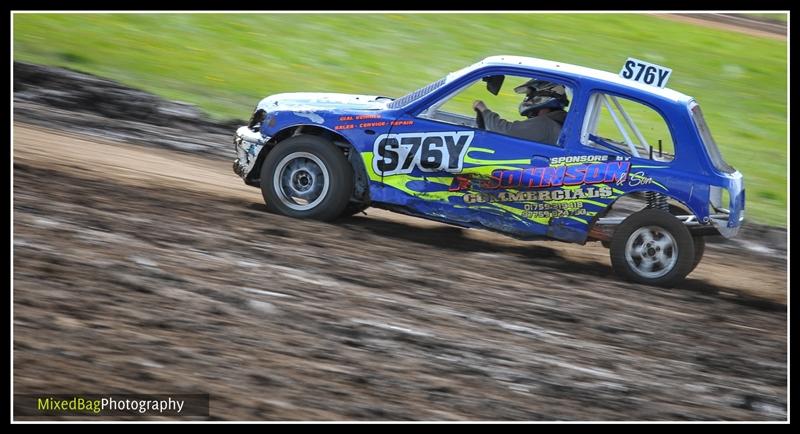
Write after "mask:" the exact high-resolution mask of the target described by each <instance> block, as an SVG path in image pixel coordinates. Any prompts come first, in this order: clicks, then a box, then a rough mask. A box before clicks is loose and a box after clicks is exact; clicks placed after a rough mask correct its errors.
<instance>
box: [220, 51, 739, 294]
mask: <svg viewBox="0 0 800 434" xmlns="http://www.w3.org/2000/svg"><path fill="white" fill-rule="evenodd" d="M671 72H672V71H671V70H669V69H668V68H664V67H662V66H659V65H654V64H651V63H648V62H644V61H641V60H637V59H633V58H630V59H628V60H627V61H626V62H625V64H624V66H623V68H622V70H621V71H620V73H619V74H613V73H609V72H605V71H599V70H595V69H590V68H584V67H580V66H575V65H568V64H564V63H558V62H552V61H547V60H541V59H535V58H528V57H514V56H494V57H489V58H486V59H484V60H482V61H480V62H478V63H476V64H474V65H471V66H468V67H466V68H463V69H461V70H459V71H456V72H453V73H451V74H449V75H447V76H446V77H445V78H442V79H441V80H438V81H436V82H434V83H431V84H429V85H427V86H425V87H423V88H421V89H419V90H417V91H414V92H412V93H410V94H408V95H405V96H403V97H401V98H397V99H394V98H389V97H383V96H369V95H346V94H335V93H284V94H277V95H272V96H270V97H267V98H264V99H263V100H261V101H260V102H259V103H258V105H257V107H256V109H255V111H254V113H253V115H252V117H251V119H250V122H249V124H248V125H246V126H243V127H241V128H239V129H238V130H237V132H236V135H235V138H234V144H235V149H236V153H237V157H238V158H237V159H236V160H235V161H234V164H233V169H234V172H235V173H236V174H238V175H239V176H241V177H242V178H243V179H244V182H245V183H246V184H248V185H251V186H255V187H260V188H261V191H262V193H263V196H264V200H265V202H266V206H267V208H268V209H269V210H270V211H271V212H275V213H280V214H283V215H287V216H292V217H297V218H309V219H317V220H323V221H331V220H335V219H337V218H340V217H343V216H349V215H353V214H355V213H358V212H360V211H363V210H364V209H366V208H367V207H369V206H372V207H378V208H383V209H388V210H391V211H395V212H399V213H404V214H410V215H414V216H418V217H422V218H426V219H431V220H437V221H441V222H445V223H449V224H453V225H458V226H462V227H467V228H483V229H489V230H493V231H497V232H502V233H504V234H507V235H510V236H513V237H516V238H520V239H527V240H536V239H555V240H560V241H566V242H572V243H579V244H584V243H586V242H587V241H600V242H602V243H603V245H604V246H606V247H608V248H609V249H610V254H611V263H612V266H613V269H614V270H615V271H616V272H617V273H618V274H619V275H621V276H622V277H623V278H625V279H628V280H632V281H636V282H640V283H645V284H651V285H658V286H672V285H675V284H676V283H679V282H680V281H682V280H683V279H684V278H685V277H686V275H688V274H689V273H690V272H691V271H692V270H693V269H694V267H695V266H697V264H698V263H699V261H700V258H701V257H702V254H703V250H704V246H705V241H704V238H703V237H704V236H707V235H716V234H721V235H723V236H724V237H733V236H735V235H736V233H737V232H738V230H739V227H740V225H741V222H742V219H743V210H744V184H743V180H742V175H741V173H739V172H738V171H736V170H735V169H733V168H732V167H731V166H730V165H728V164H727V163H726V162H725V161H724V160H723V158H722V156H721V154H720V151H719V149H718V148H717V145H716V143H715V142H714V139H713V138H712V136H711V133H710V131H709V129H708V126H707V125H706V122H705V120H704V118H703V114H702V111H701V110H700V106H699V105H698V104H697V102H696V101H695V100H694V99H693V98H692V97H689V96H686V95H684V94H681V93H679V92H676V91H674V90H671V89H668V88H666V87H665V85H666V82H667V80H668V79H669V76H670V74H671ZM512 81H513V82H514V84H515V85H516V84H518V85H516V86H513V87H509V86H506V87H505V88H504V87H503V83H506V82H512ZM504 89H505V92H503V90H504ZM509 89H514V90H515V91H516V92H517V93H525V97H524V99H523V102H522V103H521V104H519V107H517V103H518V101H519V99H518V98H519V97H518V96H514V94H513V93H511V92H509ZM475 98H487V101H489V103H485V102H483V101H475ZM554 101H555V103H554ZM488 106H492V107H496V110H497V112H494V111H492V110H491V109H489V108H488ZM531 107H533V108H534V109H535V110H530V108H531ZM545 107H547V108H548V109H547V110H543V108H545ZM503 110H506V112H503ZM517 110H518V111H519V113H517ZM523 112H524V113H523ZM554 112H557V113H560V116H552V115H553V114H554ZM531 113H533V114H534V116H531ZM523 114H525V115H527V119H524V117H523V116H521V115H523ZM541 116H548V117H547V119H545V118H540V117H541ZM504 117H505V118H508V120H506V119H504Z"/></svg>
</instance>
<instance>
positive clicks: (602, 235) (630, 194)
mask: <svg viewBox="0 0 800 434" xmlns="http://www.w3.org/2000/svg"><path fill="white" fill-rule="evenodd" d="M648 193H657V194H660V195H663V196H666V198H667V203H668V205H669V209H668V212H669V213H670V214H672V215H692V216H694V217H695V218H696V219H698V221H701V216H702V215H703V214H702V212H699V210H695V209H693V208H692V207H691V206H690V205H689V204H688V203H687V202H686V201H685V200H682V199H681V198H679V197H678V196H677V195H676V194H674V193H670V192H669V191H663V190H659V189H655V188H640V189H636V190H630V191H626V192H624V193H622V194H620V195H619V196H617V197H616V198H615V199H614V200H613V201H612V202H611V203H609V204H608V206H607V207H606V208H605V209H604V210H603V211H601V212H598V213H597V214H596V215H595V216H594V218H593V219H592V221H591V222H590V224H589V232H588V238H590V239H597V240H601V241H604V240H606V239H607V238H610V237H611V235H612V234H613V231H611V233H609V231H603V230H600V229H598V228H599V227H600V226H612V225H605V224H602V225H601V224H600V223H601V219H603V218H604V217H605V216H606V214H607V213H608V212H609V211H610V210H611V209H612V208H613V207H614V206H615V205H617V204H619V203H621V201H622V202H625V201H627V200H630V199H634V200H636V199H638V200H639V201H640V202H641V203H640V206H638V207H636V208H635V209H633V208H623V212H624V216H623V217H621V218H622V219H624V218H626V217H628V216H630V215H631V214H633V213H636V212H639V211H641V210H643V209H647V207H648V206H647V205H648V204H647V201H646V198H645V195H646V194H648ZM670 201H671V202H670ZM675 206H677V207H678V208H683V209H682V210H681V211H683V212H685V213H688V214H676V213H675V212H674V211H676V210H675V209H674V207H675ZM613 226H616V225H613ZM613 226H612V227H613Z"/></svg>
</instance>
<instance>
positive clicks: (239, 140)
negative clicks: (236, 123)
mask: <svg viewBox="0 0 800 434" xmlns="http://www.w3.org/2000/svg"><path fill="white" fill-rule="evenodd" d="M269 139H270V138H269V137H268V136H264V135H262V134H261V133H259V132H256V131H252V130H250V129H249V128H247V127H246V126H245V127H240V128H239V129H238V130H236V134H235V135H234V136H233V148H234V150H235V151H236V159H235V160H234V161H233V172H234V173H236V174H237V175H239V176H241V177H242V179H246V178H247V176H248V175H249V174H250V171H252V170H253V167H254V166H255V164H256V160H257V159H258V154H259V153H260V152H261V149H263V148H264V144H265V143H266V142H267V141H269Z"/></svg>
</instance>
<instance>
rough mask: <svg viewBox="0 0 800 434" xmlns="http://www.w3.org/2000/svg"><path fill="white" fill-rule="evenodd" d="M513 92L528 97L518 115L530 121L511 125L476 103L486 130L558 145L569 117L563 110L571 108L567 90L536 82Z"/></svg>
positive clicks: (519, 87) (551, 84) (476, 108)
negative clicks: (565, 120) (559, 137)
mask: <svg viewBox="0 0 800 434" xmlns="http://www.w3.org/2000/svg"><path fill="white" fill-rule="evenodd" d="M514 92H516V93H524V94H525V99H523V100H522V103H520V105H519V114H520V115H522V116H525V117H527V118H528V119H525V120H522V121H513V122H509V121H507V120H505V119H502V118H501V117H500V115H498V114H497V113H495V112H493V111H491V110H489V109H488V108H487V107H486V104H484V103H483V101H481V100H477V101H475V102H474V103H473V104H472V108H473V109H475V111H477V112H479V113H480V114H481V116H483V122H484V125H485V128H486V130H487V131H492V132H496V133H501V134H506V135H509V136H514V137H519V138H521V139H526V140H532V141H534V142H540V143H547V144H549V145H555V144H556V142H557V141H558V136H559V135H560V134H561V127H562V126H563V125H564V119H566V117H567V112H566V111H564V107H566V106H568V105H569V99H567V93H566V90H565V89H564V86H562V85H560V84H556V83H551V82H549V81H543V80H538V79H535V78H534V79H532V80H529V81H527V82H526V83H524V84H522V85H520V86H517V87H515V88H514Z"/></svg>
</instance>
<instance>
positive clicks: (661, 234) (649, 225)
mask: <svg viewBox="0 0 800 434" xmlns="http://www.w3.org/2000/svg"><path fill="white" fill-rule="evenodd" d="M694 259H695V253H694V240H693V239H692V234H691V233H690V232H689V230H688V229H687V228H686V226H685V225H684V224H683V222H681V221H680V220H678V219H676V218H675V217H673V216H672V215H670V214H669V213H667V212H664V211H661V210H657V209H645V210H642V211H639V212H636V213H634V214H631V215H630V216H628V218H626V219H625V220H624V221H623V222H622V223H621V224H620V225H619V227H617V229H616V230H615V231H614V235H613V236H612V238H611V265H612V267H613V268H614V271H615V272H616V273H617V274H618V275H620V276H621V277H622V278H624V279H627V280H631V281H634V282H639V283H644V284H648V285H654V286H663V287H670V286H674V285H675V284H677V283H679V282H680V281H682V280H683V279H684V278H685V277H686V275H687V274H689V272H690V271H691V270H692V266H693V262H694Z"/></svg>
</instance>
